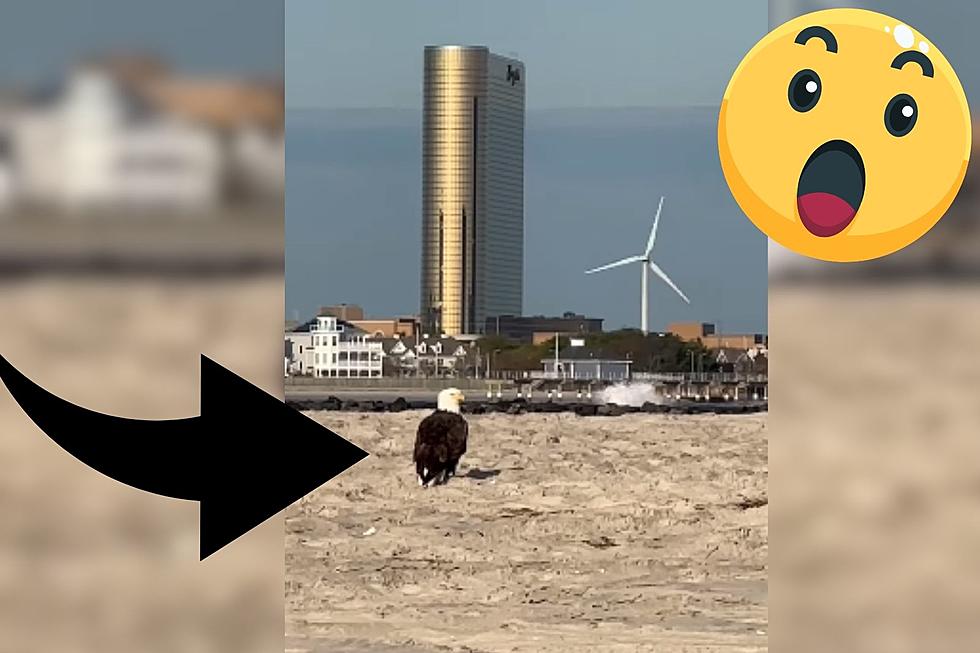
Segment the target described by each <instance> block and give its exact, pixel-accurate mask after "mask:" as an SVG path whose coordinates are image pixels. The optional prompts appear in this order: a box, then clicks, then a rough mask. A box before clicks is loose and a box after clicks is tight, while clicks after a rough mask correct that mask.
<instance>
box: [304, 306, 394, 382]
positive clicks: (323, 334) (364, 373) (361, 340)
mask: <svg viewBox="0 0 980 653" xmlns="http://www.w3.org/2000/svg"><path fill="white" fill-rule="evenodd" d="M310 335H311V336H312V338H313V376H315V377H317V378H341V379H348V378H380V377H381V373H382V368H381V361H382V355H383V354H382V350H381V343H380V342H377V341H375V340H371V339H369V338H367V337H366V336H364V335H363V334H361V333H360V332H359V331H358V333H357V334H353V333H346V332H345V328H344V325H342V324H339V323H338V320H337V318H335V317H333V316H330V315H326V316H322V315H321V316H319V317H317V318H316V322H315V323H314V324H313V325H312V326H311V328H310Z"/></svg>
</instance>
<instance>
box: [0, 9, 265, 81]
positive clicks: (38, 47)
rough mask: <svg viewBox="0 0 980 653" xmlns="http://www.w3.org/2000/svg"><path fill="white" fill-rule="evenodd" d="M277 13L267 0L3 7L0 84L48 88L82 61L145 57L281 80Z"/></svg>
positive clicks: (199, 69) (181, 66)
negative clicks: (95, 56) (106, 54)
mask: <svg viewBox="0 0 980 653" xmlns="http://www.w3.org/2000/svg"><path fill="white" fill-rule="evenodd" d="M283 39H284V33H283V6H282V3H281V2H269V1H268V0H207V1H206V2H201V1H200V0H167V1H166V2H152V1H148V0H69V1H67V2H66V1H65V0H31V1H30V2H17V3H11V2H8V3H5V6H4V14H3V20H2V21H0V83H3V84H8V83H11V82H21V83H30V82H36V81H50V80H51V79H53V78H57V77H58V76H60V75H61V74H62V73H63V72H64V69H65V66H66V64H68V63H70V62H72V61H74V60H77V59H78V57H80V56H86V55H89V54H92V53H99V52H103V51H106V50H113V51H115V50H127V51H130V50H135V51H149V52H153V53H158V54H160V55H163V56H165V57H166V58H167V60H169V61H170V62H171V63H172V64H173V65H174V67H175V68H177V69H178V70H181V71H186V72H192V73H200V74H220V73H240V72H245V73H254V74H258V75H263V76H272V75H275V76H279V75H281V74H282V68H283V48H284V44H283Z"/></svg>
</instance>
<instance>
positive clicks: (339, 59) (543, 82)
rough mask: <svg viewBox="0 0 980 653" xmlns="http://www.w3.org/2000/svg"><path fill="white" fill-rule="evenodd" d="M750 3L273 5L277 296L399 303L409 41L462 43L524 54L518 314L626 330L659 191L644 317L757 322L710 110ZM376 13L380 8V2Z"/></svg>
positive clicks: (410, 289) (297, 0) (406, 202)
mask: <svg viewBox="0 0 980 653" xmlns="http://www.w3.org/2000/svg"><path fill="white" fill-rule="evenodd" d="M767 9H768V8H767V4H766V2H764V1H763V0H756V1H755V2H753V1H751V0H749V1H740V2H737V3H736V2H729V1H727V0H721V1H717V2H699V3H675V2H670V3H667V2H662V3H657V2H648V1H645V0H644V1H629V2H626V1H619V2H603V3H597V2H582V1H579V0H571V1H563V2H551V1H538V2H512V1H510V0H499V1H497V2H494V3H486V2H466V3H456V2H442V1H431V2H420V1H411V2H400V3H387V2H383V3H382V2H371V1H368V2H335V1H329V0H328V1H322V0H318V1H311V0H289V1H288V2H287V11H286V43H287V48H286V103H287V109H288V111H287V148H286V151H287V204H286V225H287V226H286V308H287V316H288V317H290V318H293V317H299V318H305V317H308V316H309V315H310V314H311V313H312V312H313V311H314V310H315V309H316V307H317V306H319V305H324V304H330V303H337V302H348V303H358V304H361V305H362V306H364V308H365V310H366V311H367V313H368V314H370V315H373V316H385V315H392V314H409V313H415V312H417V311H418V301H419V290H418V283H419V282H418V275H419V269H418V268H419V258H420V254H419V251H420V245H419V243H420V237H421V170H420V167H421V133H420V131H421V130H420V126H421V109H420V107H421V104H422V95H421V86H422V84H421V75H422V52H423V47H424V46H425V45H427V44H433V43H450V42H456V43H467V44H471V43H477V44H483V45H488V46H489V47H490V48H491V49H492V50H494V51H497V52H501V53H503V54H508V53H516V54H517V55H518V56H519V57H520V58H521V59H522V60H523V61H524V63H525V65H526V67H527V74H526V76H525V77H526V83H527V106H528V114H527V122H526V135H525V275H524V279H525V281H524V285H525V301H524V313H525V314H531V315H534V314H548V315H555V314H559V315H560V314H561V313H563V312H564V311H576V312H580V313H585V314H588V315H590V316H595V317H602V318H604V319H605V320H606V323H605V326H606V328H609V329H615V328H621V327H624V326H633V327H636V326H639V321H640V316H639V304H640V297H639V295H640V279H639V269H634V268H633V267H628V268H621V269H618V270H612V271H609V272H607V273H603V274H598V275H592V276H586V275H584V270H585V269H587V268H590V267H595V266H597V265H601V264H603V263H606V262H609V261H611V260H615V259H619V258H622V257H624V256H628V255H631V254H636V253H638V252H636V251H633V250H635V249H637V247H640V246H641V245H638V244H637V243H641V244H642V243H645V242H646V238H647V234H648V233H649V230H650V226H651V224H652V219H653V212H654V210H655V208H656V204H657V200H658V199H659V196H660V195H661V194H664V195H666V196H667V199H666V201H665V204H664V214H663V217H662V220H661V223H660V229H659V231H658V238H657V245H656V247H655V248H654V259H655V260H656V261H657V262H658V263H659V264H660V265H661V266H662V267H663V268H664V269H666V270H667V271H668V273H669V274H670V276H671V277H672V278H673V279H674V281H675V282H676V283H677V284H678V285H679V286H680V287H681V288H682V289H683V290H684V292H685V293H686V294H687V295H688V296H689V297H691V299H692V304H691V306H687V305H686V304H684V303H683V302H682V301H681V300H680V299H679V298H677V297H676V296H675V295H674V294H673V293H672V292H671V291H670V290H669V289H668V288H666V287H665V286H664V285H663V284H662V283H660V282H659V281H658V280H656V279H655V278H651V284H650V286H651V288H650V300H651V326H652V328H655V329H663V328H665V327H666V325H667V324H668V323H669V322H671V321H677V320H703V321H710V322H715V323H719V324H720V325H721V327H722V328H723V329H725V330H729V331H753V332H755V331H765V330H766V321H767V320H766V293H767V283H766V249H765V242H766V241H765V238H764V236H763V235H762V234H761V233H760V232H758V231H757V230H755V228H754V227H753V226H752V225H751V223H750V222H749V221H748V220H747V219H746V218H745V217H744V216H742V214H741V213H740V211H739V209H738V207H737V205H736V204H735V202H734V201H733V200H732V198H731V194H730V193H729V192H728V189H727V186H726V185H725V182H724V178H723V176H722V173H721V169H720V166H719V164H718V156H717V145H716V141H715V133H716V123H717V108H718V104H719V102H720V99H721V95H722V93H723V92H724V87H725V85H726V83H727V81H728V78H729V76H730V75H731V72H732V70H734V67H735V65H736V64H737V62H738V61H739V60H740V59H741V57H742V56H743V55H744V54H745V52H747V51H748V49H749V48H750V47H751V45H752V44H753V43H754V42H755V41H756V40H757V39H758V38H760V37H761V36H762V35H763V34H764V33H765V32H766V26H767V19H768V13H767ZM382 15H384V17H385V20H384V21H381V20H380V17H381V16H382Z"/></svg>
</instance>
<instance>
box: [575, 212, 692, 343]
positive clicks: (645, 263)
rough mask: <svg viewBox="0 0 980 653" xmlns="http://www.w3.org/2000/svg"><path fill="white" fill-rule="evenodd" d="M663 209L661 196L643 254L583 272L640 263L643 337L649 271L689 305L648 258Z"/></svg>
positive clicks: (645, 329) (647, 311)
mask: <svg viewBox="0 0 980 653" xmlns="http://www.w3.org/2000/svg"><path fill="white" fill-rule="evenodd" d="M663 207H664V198H663V196H662V195H661V197H660V204H659V205H658V206H657V214H656V215H655V216H654V218H653V229H651V230H650V238H649V239H648V240H647V248H646V250H644V252H643V254H641V255H638V256H627V257H626V258H624V259H620V260H619V261H615V262H613V263H607V264H606V265H602V266H599V267H597V268H593V269H591V270H586V271H585V273H586V274H594V273H596V272H602V271H603V270H608V269H610V268H618V267H620V266H621V265H629V264H630V263H640V264H641V275H642V276H641V279H642V282H641V285H640V288H641V290H640V293H641V294H640V328H641V330H642V331H643V335H646V334H647V333H648V331H649V329H648V319H649V316H648V315H647V314H648V313H649V309H648V306H647V302H648V292H647V277H648V276H649V270H653V273H654V274H656V275H657V276H658V277H660V279H661V280H662V281H663V282H664V283H665V284H667V285H668V286H670V288H671V289H672V290H673V291H674V292H675V293H677V294H678V295H680V298H681V299H683V300H684V301H685V302H687V303H688V304H690V303H691V300H690V299H688V298H687V296H686V295H685V294H684V293H683V292H681V289H680V288H678V287H677V285H676V284H674V282H673V281H671V280H670V277H668V276H667V273H666V272H664V271H663V270H662V269H661V268H660V266H659V265H657V264H656V263H654V262H653V259H652V258H651V257H650V252H652V251H653V242H654V241H655V240H656V239H657V223H658V222H660V210H661V209H663Z"/></svg>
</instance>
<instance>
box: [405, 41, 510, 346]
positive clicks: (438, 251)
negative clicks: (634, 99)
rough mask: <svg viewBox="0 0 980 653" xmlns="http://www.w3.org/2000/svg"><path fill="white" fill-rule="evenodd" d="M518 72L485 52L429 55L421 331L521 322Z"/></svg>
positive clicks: (440, 49) (461, 49)
mask: <svg viewBox="0 0 980 653" xmlns="http://www.w3.org/2000/svg"><path fill="white" fill-rule="evenodd" d="M524 84H525V70H524V64H523V63H521V62H520V61H518V60H517V59H513V58H508V57H503V56H500V55H497V54H494V53H492V52H490V50H489V49H488V48H486V47H483V46H462V45H441V46H427V47H426V48H425V53H424V81H423V107H422V270H421V311H420V317H421V320H422V329H423V331H425V332H428V333H438V334H446V335H449V336H458V335H462V334H475V333H479V332H480V331H481V330H482V329H483V328H484V324H485V320H486V317H487V316H492V315H520V314H521V311H522V302H523V283H524V100H525V97H524Z"/></svg>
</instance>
